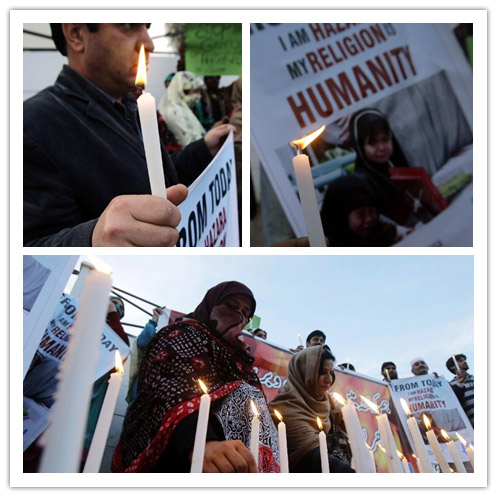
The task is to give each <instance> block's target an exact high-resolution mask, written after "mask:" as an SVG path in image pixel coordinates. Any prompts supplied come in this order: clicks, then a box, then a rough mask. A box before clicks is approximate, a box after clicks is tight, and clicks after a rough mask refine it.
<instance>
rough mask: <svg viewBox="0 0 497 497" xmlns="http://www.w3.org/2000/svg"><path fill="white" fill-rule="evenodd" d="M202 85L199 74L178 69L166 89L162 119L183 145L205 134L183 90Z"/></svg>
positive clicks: (198, 87) (197, 87) (193, 88)
mask: <svg viewBox="0 0 497 497" xmlns="http://www.w3.org/2000/svg"><path fill="white" fill-rule="evenodd" d="M203 86H204V82H203V80H202V78H201V77H200V76H197V75H195V74H193V73H191V72H188V71H180V72H177V73H176V74H175V75H174V78H173V79H172V81H171V84H170V85H169V87H168V89H167V93H166V107H165V112H164V114H163V117H164V121H166V125H167V127H168V128H169V130H170V131H171V132H172V133H173V134H174V136H175V137H176V140H178V143H179V144H180V145H182V146H183V147H186V145H188V144H190V143H191V142H193V141H195V140H198V139H200V138H202V137H203V136H204V135H205V129H204V127H203V126H202V125H201V124H200V121H199V120H198V119H197V117H196V116H195V114H194V113H193V112H192V111H191V109H190V107H189V106H188V103H187V98H186V97H187V95H185V90H195V89H200V88H202V87H203Z"/></svg>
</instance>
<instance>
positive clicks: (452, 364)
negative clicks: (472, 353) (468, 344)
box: [445, 354, 466, 373]
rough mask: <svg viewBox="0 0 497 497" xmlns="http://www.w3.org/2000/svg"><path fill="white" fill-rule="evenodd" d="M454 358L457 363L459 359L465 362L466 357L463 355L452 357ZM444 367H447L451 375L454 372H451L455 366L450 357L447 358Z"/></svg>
mask: <svg viewBox="0 0 497 497" xmlns="http://www.w3.org/2000/svg"><path fill="white" fill-rule="evenodd" d="M454 357H455V358H456V361H457V362H459V359H464V360H466V356H465V355H464V354H456V355H455V356H454ZM445 365H446V366H447V369H448V370H449V371H450V372H451V373H453V372H454V371H452V370H453V369H455V368H456V365H455V364H454V359H453V358H452V357H449V358H448V359H447V362H446V363H445Z"/></svg>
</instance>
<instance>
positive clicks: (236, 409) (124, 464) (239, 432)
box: [112, 281, 279, 473]
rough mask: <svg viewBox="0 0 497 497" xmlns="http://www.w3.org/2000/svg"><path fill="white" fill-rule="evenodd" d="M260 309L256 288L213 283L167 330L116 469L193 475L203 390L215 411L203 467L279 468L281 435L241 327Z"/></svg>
mask: <svg viewBox="0 0 497 497" xmlns="http://www.w3.org/2000/svg"><path fill="white" fill-rule="evenodd" d="M254 311H255V299H254V296H253V294H252V292H251V291H250V290H249V289H248V288H247V287H246V286H245V285H243V284H242V283H239V282H236V281H229V282H224V283H220V284H219V285H216V286H215V287H213V288H211V289H210V290H209V291H208V292H207V294H206V295H205V297H204V298H203V300H202V302H201V303H200V304H199V305H198V307H197V308H196V309H195V310H194V311H193V312H192V313H190V314H188V315H187V316H185V317H184V318H182V319H180V320H178V321H176V322H175V323H174V324H171V325H169V326H166V327H165V328H163V329H162V330H160V331H159V332H158V333H157V334H156V336H155V337H154V338H153V340H152V342H151V343H150V345H149V347H148V348H147V350H146V352H145V354H144V356H143V358H142V364H141V368H140V376H139V383H138V396H137V398H136V400H135V401H134V403H133V404H132V405H131V407H130V408H129V411H128V413H127V415H126V418H125V420H124V425H123V431H122V435H121V440H120V442H119V444H118V446H117V448H116V451H115V453H114V458H113V464H112V469H113V471H118V472H122V471H125V472H164V473H167V472H175V473H176V472H188V471H190V465H191V456H192V449H193V443H194V437H195V431H196V426H197V417H198V409H199V404H200V396H201V395H202V393H203V392H202V391H201V390H200V387H199V386H198V383H197V380H198V379H201V380H202V381H203V382H204V383H205V385H206V386H207V389H208V391H209V395H210V397H211V402H212V403H211V408H210V417H209V425H208V431H207V443H206V447H205V457H204V466H203V471H204V472H257V469H258V470H259V471H260V472H278V471H279V453H278V448H277V443H278V442H277V437H278V435H277V432H276V428H275V426H274V424H273V422H272V420H271V416H270V414H269V411H268V408H267V404H266V400H265V397H264V394H263V392H262V387H261V385H260V383H259V380H258V378H257V375H256V374H255V372H254V371H253V367H252V364H253V357H252V356H250V355H249V349H248V347H247V346H246V345H245V344H244V343H243V340H242V336H241V335H242V329H243V328H244V327H245V326H246V325H247V323H248V322H249V320H250V319H251V318H252V316H253V314H254ZM251 400H253V401H254V403H255V404H256V407H257V410H258V412H259V420H260V439H259V442H260V445H259V461H257V462H256V461H254V458H253V457H252V454H251V453H250V451H249V449H248V448H247V447H248V445H249V441H250V426H251V423H250V421H251V418H252V412H251V409H250V401H251Z"/></svg>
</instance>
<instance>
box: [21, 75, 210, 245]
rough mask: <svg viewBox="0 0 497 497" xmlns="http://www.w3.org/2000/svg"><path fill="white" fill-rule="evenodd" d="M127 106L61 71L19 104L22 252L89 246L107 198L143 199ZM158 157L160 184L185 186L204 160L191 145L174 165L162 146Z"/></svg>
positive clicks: (144, 177)
mask: <svg viewBox="0 0 497 497" xmlns="http://www.w3.org/2000/svg"><path fill="white" fill-rule="evenodd" d="M123 104H126V105H123ZM133 105H134V106H136V101H135V100H134V97H133V96H132V95H127V96H126V97H124V99H123V103H120V102H117V101H115V100H113V99H112V98H111V97H109V96H108V95H106V94H105V93H104V92H102V91H101V90H100V89H99V88H97V87H96V86H94V85H93V84H92V83H90V82H89V81H88V80H87V79H86V78H84V77H83V76H81V75H80V74H79V73H77V72H76V71H75V70H73V69H71V68H70V67H69V66H64V68H63V69H62V71H61V73H60V74H59V77H58V78H57V81H56V83H55V85H53V86H51V87H49V88H46V89H45V90H43V91H41V92H40V93H38V94H37V95H35V96H34V97H32V98H30V99H29V100H27V101H26V102H25V103H24V245H25V246H30V245H31V246H91V236H92V233H93V228H94V227H95V224H96V223H97V221H98V217H99V216H100V214H101V213H102V212H103V211H104V209H105V208H106V207H107V205H108V204H109V202H110V201H111V200H112V199H113V198H114V197H116V196H118V195H132V194H147V193H148V194H149V193H150V184H149V179H148V170H147V164H146V160H145V150H144V148H143V142H142V140H141V138H140V131H139V128H138V124H137V120H136V119H137V118H136V113H135V112H133V109H132V107H133ZM130 109H131V110H130ZM162 158H163V165H164V175H165V179H166V185H167V186H171V185H174V184H177V183H184V184H186V185H187V186H188V185H189V184H190V183H192V182H193V181H194V180H195V178H196V177H197V176H198V175H199V174H200V173H201V172H202V171H203V170H204V169H205V167H206V166H207V165H208V164H209V162H210V160H211V159H212V156H211V154H210V152H209V150H208V149H207V146H206V145H205V142H204V141H203V140H199V141H197V142H194V143H192V144H191V145H190V146H188V147H186V148H185V149H184V150H183V151H181V152H178V153H177V154H175V155H174V164H173V162H172V160H171V157H170V156H169V154H168V152H167V151H166V148H165V147H164V145H163V144H162Z"/></svg>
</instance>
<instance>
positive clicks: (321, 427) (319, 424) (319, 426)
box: [316, 416, 323, 430]
mask: <svg viewBox="0 0 497 497" xmlns="http://www.w3.org/2000/svg"><path fill="white" fill-rule="evenodd" d="M316 422H317V424H318V428H319V429H320V430H322V429H323V423H321V420H320V419H319V416H318V417H317V418H316Z"/></svg>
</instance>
